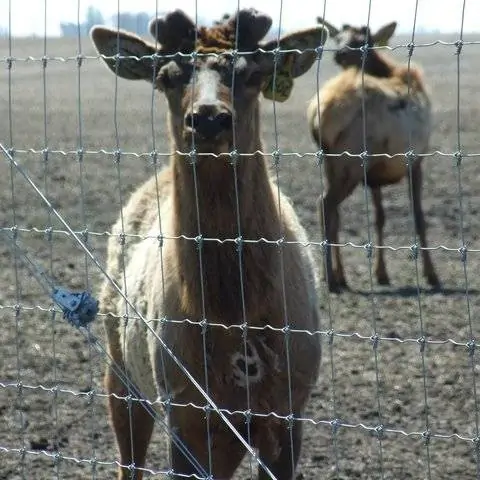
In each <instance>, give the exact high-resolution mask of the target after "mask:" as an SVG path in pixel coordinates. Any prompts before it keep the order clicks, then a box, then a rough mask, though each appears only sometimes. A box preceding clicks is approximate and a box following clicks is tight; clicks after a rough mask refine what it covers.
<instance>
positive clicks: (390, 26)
mask: <svg viewBox="0 0 480 480" xmlns="http://www.w3.org/2000/svg"><path fill="white" fill-rule="evenodd" d="M396 28H397V22H391V23H387V25H384V26H383V27H382V28H380V29H379V30H378V32H377V33H375V35H373V36H372V40H373V44H374V45H378V46H379V47H385V46H387V45H388V42H389V40H390V39H391V38H392V37H393V34H394V33H395V29H396Z"/></svg>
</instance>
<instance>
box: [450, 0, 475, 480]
mask: <svg viewBox="0 0 480 480" xmlns="http://www.w3.org/2000/svg"><path fill="white" fill-rule="evenodd" d="M465 9H466V0H463V2H462V16H461V24H460V36H459V39H458V41H457V42H456V52H455V53H456V83H457V85H456V112H455V113H456V124H457V126H456V127H457V139H456V140H457V145H456V146H457V151H456V152H455V154H454V161H455V167H456V173H457V192H458V194H457V198H458V210H459V219H458V223H459V225H458V226H459V230H460V243H461V246H460V261H461V262H462V270H463V282H464V286H465V306H466V314H467V322H468V333H469V340H468V342H467V354H468V357H469V364H470V369H471V375H472V396H473V401H474V405H475V412H474V418H475V424H474V429H475V435H474V438H473V442H472V446H473V454H474V456H475V463H476V476H477V479H478V478H480V435H479V425H480V420H479V401H478V394H477V382H476V378H477V373H476V370H477V367H478V365H476V360H477V352H476V341H475V330H474V327H473V319H472V307H471V300H470V288H469V275H468V265H467V251H468V242H467V241H466V239H465V230H464V205H463V183H462V167H463V164H462V160H463V148H462V138H461V124H460V121H461V113H460V112H461V107H460V103H461V102H460V99H461V74H460V72H461V53H462V47H463V30H464V22H465Z"/></svg>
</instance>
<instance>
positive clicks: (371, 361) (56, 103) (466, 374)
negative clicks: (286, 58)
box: [0, 36, 480, 480]
mask: <svg viewBox="0 0 480 480" xmlns="http://www.w3.org/2000/svg"><path fill="white" fill-rule="evenodd" d="M438 38H439V37H435V38H427V37H418V38H417V42H419V43H427V42H429V41H432V40H436V39H438ZM441 39H442V40H445V41H452V40H453V41H454V40H455V38H453V37H448V38H447V37H444V36H443V37H441ZM475 40H478V38H475ZM2 42H3V43H0V58H4V57H6V56H8V55H10V53H9V51H8V45H7V43H6V42H5V41H2ZM407 42H408V39H406V38H397V39H396V41H395V42H394V43H396V44H400V43H403V44H405V43H407ZM43 48H44V46H43V40H41V39H37V40H14V41H13V46H12V52H11V55H12V56H14V57H17V58H26V57H28V56H33V57H37V58H39V57H41V56H42V55H43V54H44V50H43ZM82 52H83V53H84V54H88V55H91V54H93V50H92V48H91V46H90V44H89V40H88V39H82ZM455 52H456V47H455V46H452V45H447V46H446V45H433V46H428V47H418V48H416V49H415V51H414V55H413V60H414V61H415V62H417V63H419V64H421V65H422V66H423V68H424V70H425V73H426V76H427V78H428V80H429V84H430V86H431V89H432V99H433V102H434V115H435V122H434V131H433V136H432V141H431V151H432V152H437V153H433V154H432V155H431V156H429V157H427V158H426V159H425V160H424V172H425V175H424V176H425V182H424V183H425V188H424V196H423V198H424V209H425V213H426V217H427V220H428V237H429V241H430V245H431V246H432V247H435V250H434V251H433V260H434V263H435V265H436V267H437V269H438V272H439V275H440V276H441V279H442V282H443V290H442V291H441V292H432V291H431V290H430V289H429V288H428V286H427V285H426V283H425V281H424V279H423V277H422V265H421V261H420V259H419V260H418V262H415V261H414V260H412V258H411V252H410V250H409V249H408V247H409V246H410V245H412V244H413V238H414V237H413V228H412V225H413V220H412V215H411V212H410V206H409V197H408V189H407V183H406V181H403V182H402V183H400V184H398V185H396V186H392V187H388V188H385V189H384V197H385V208H386V211H387V226H386V236H385V245H386V246H389V247H393V248H392V249H388V250H387V251H386V260H387V268H388V271H389V274H390V278H391V282H392V285H391V286H390V287H382V286H379V285H377V284H376V281H375V278H373V281H372V278H371V275H370V260H369V258H368V256H367V255H366V250H365V248H363V247H362V245H365V243H367V242H368V241H369V240H370V238H371V239H372V241H374V228H373V223H372V214H371V210H372V209H371V203H370V202H369V203H368V209H367V206H366V203H365V192H364V190H363V188H362V187H359V188H357V190H356V191H355V192H354V194H353V195H352V196H351V197H350V198H349V199H347V200H346V201H345V202H344V204H343V206H342V229H341V241H342V242H351V244H349V245H347V246H345V247H344V248H343V249H342V252H343V258H344V263H345V269H346V275H347V281H348V282H349V285H350V291H347V292H345V293H342V294H329V293H328V292H327V290H326V288H325V286H324V285H322V288H321V289H320V291H319V292H318V295H319V298H320V301H321V303H322V306H323V309H324V314H323V320H322V322H323V325H322V330H323V331H325V332H330V335H327V334H325V335H323V336H322V339H323V351H324V355H323V364H322V371H321V374H320V376H319V378H318V384H317V386H316V388H315V391H314V394H313V397H312V399H311V402H310V404H309V408H308V411H307V412H306V416H307V417H308V419H309V421H307V422H306V423H305V436H304V443H303V450H302V455H301V461H300V465H299V469H298V475H299V476H303V478H304V479H314V478H315V479H317V478H322V479H330V478H338V479H367V478H368V479H370V478H383V479H422V478H432V479H457V480H466V479H473V478H480V477H479V463H478V460H479V457H478V450H477V449H476V447H477V446H478V442H476V441H475V439H477V438H479V425H478V415H479V411H478V406H477V403H478V396H477V390H478V384H477V383H476V381H477V379H478V360H477V353H476V351H474V350H472V349H469V348H467V344H468V342H471V341H472V340H475V339H476V338H477V337H478V335H479V331H478V330H479V327H478V319H477V314H478V310H477V309H478V308H479V306H480V297H479V288H480V280H479V279H477V277H476V274H475V271H476V269H477V268H479V266H480V258H479V253H478V251H469V253H468V255H467V258H466V261H465V262H463V261H462V258H461V255H460V253H459V251H458V249H459V247H461V246H462V245H468V248H469V249H471V250H479V249H480V243H479V240H480V239H479V234H480V228H479V227H480V215H479V210H480V181H479V179H480V163H479V162H478V157H475V156H467V155H466V156H464V157H463V159H462V161H461V162H458V161H457V158H456V157H455V156H454V153H455V152H457V151H458V150H460V149H461V151H462V152H463V153H464V154H474V153H478V152H480V144H479V132H478V118H479V115H480V97H479V95H478V66H479V65H480V49H479V45H465V46H464V47H463V50H462V52H461V55H460V56H458V55H455ZM47 53H48V55H50V56H55V57H75V56H76V55H77V53H78V45H77V43H76V41H72V40H64V39H62V40H48V41H47ZM395 55H396V56H398V57H399V58H400V59H403V60H404V61H406V60H407V50H406V48H400V49H398V50H396V52H395ZM457 61H458V64H457ZM336 72H337V69H336V67H335V66H334V65H333V62H332V59H331V56H330V55H329V54H328V53H326V54H325V56H324V58H323V59H322V61H321V64H320V69H319V76H318V78H317V72H316V71H315V68H313V69H312V71H311V72H309V74H307V75H305V76H304V77H303V78H301V79H300V80H299V81H297V82H296V88H295V91H294V93H293V96H292V98H291V99H290V100H289V101H288V102H286V103H285V104H281V105H277V106H276V109H275V111H274V109H273V106H272V104H271V103H269V102H266V101H265V102H264V104H263V114H262V115H263V135H264V139H265V150H266V151H267V152H271V151H273V150H275V149H277V148H278V149H279V150H280V151H281V152H283V153H285V154H286V155H283V156H281V158H280V162H279V167H278V175H279V179H280V184H281V186H282V188H284V190H285V191H286V193H287V194H289V195H291V197H292V199H293V200H294V202H295V207H296V209H297V211H298V213H299V215H300V217H301V220H302V222H303V223H304V225H305V227H306V228H307V230H308V233H309V237H310V240H311V241H313V242H319V241H320V240H321V238H320V230H319V224H318V218H317V211H316V202H317V198H318V196H319V195H320V194H321V192H322V181H323V180H322V170H321V168H320V167H319V166H318V163H317V159H316V158H315V156H314V155H313V154H312V153H313V152H315V150H316V148H315V145H314V144H313V141H312V139H311V138H310V136H309V132H308V130H307V126H306V116H305V110H306V106H307V102H308V100H309V98H310V97H311V96H312V95H313V94H314V92H315V88H316V85H317V82H318V84H320V85H321V84H322V83H323V82H324V81H325V79H327V78H329V77H330V76H331V75H333V74H335V73H336ZM458 81H459V82H460V83H459V84H458ZM458 91H459V92H460V95H459V96H458ZM0 106H1V111H2V112H3V114H2V115H1V117H0V141H1V142H3V143H4V144H5V145H7V146H8V147H13V148H14V149H15V151H16V153H15V158H16V159H17V160H18V162H19V163H20V164H21V165H22V166H23V168H24V169H25V170H26V171H27V172H28V174H29V176H30V177H31V178H32V179H33V180H34V182H36V184H37V185H38V186H39V187H40V188H41V190H42V191H43V192H44V193H45V195H46V196H47V197H48V198H49V199H50V200H51V201H52V203H53V205H54V206H55V207H56V208H57V209H58V211H59V212H60V214H61V215H62V216H63V218H64V219H65V220H66V221H67V222H68V224H69V225H70V227H71V228H72V229H74V230H75V231H82V230H84V229H87V230H88V231H89V232H90V234H89V236H88V244H89V246H90V248H91V249H92V251H93V252H94V254H95V256H96V258H97V259H98V261H99V262H100V263H101V264H104V263H105V253H106V241H107V235H106V234H104V232H108V231H109V230H110V228H111V225H112V223H113V222H114V221H115V219H116V217H117V214H118V212H119V208H120V203H121V202H124V200H125V198H128V195H129V194H130V192H132V191H133V189H134V188H136V187H137V186H138V185H140V183H141V182H143V181H144V180H145V179H146V178H148V177H149V176H150V175H152V173H153V167H152V165H151V162H150V158H149V156H148V155H145V156H141V155H133V154H125V155H122V156H121V158H120V162H119V163H118V164H116V163H115V161H114V156H113V155H111V154H108V153H102V152H99V151H100V150H105V151H106V152H113V151H115V150H116V149H117V148H119V149H121V150H122V151H123V152H136V153H137V154H138V153H148V152H151V151H152V150H153V149H154V148H156V149H157V150H158V151H160V152H167V151H168V148H167V143H166V127H165V120H164V114H165V111H166V105H165V102H164V100H163V98H161V97H160V96H159V95H156V97H155V98H153V100H152V91H151V88H150V87H149V85H148V84H146V83H143V82H140V83H137V82H127V81H124V80H119V81H118V82H116V80H115V77H114V76H113V75H112V74H111V73H109V72H108V71H107V70H106V69H105V67H104V66H103V65H102V64H101V62H100V61H99V60H96V59H95V60H93V59H88V60H85V61H84V62H83V64H82V66H81V67H80V68H79V67H78V66H77V62H76V60H74V59H72V60H69V61H59V60H50V61H49V62H48V64H47V66H46V68H45V69H43V68H42V64H41V62H38V61H31V60H30V61H15V62H14V64H13V68H12V70H11V76H9V75H8V71H7V69H6V68H2V69H1V73H0ZM152 108H153V110H152ZM152 111H153V116H152ZM152 131H153V132H154V133H153V135H154V136H152ZM276 137H278V145H276V140H275V139H276ZM117 142H118V143H117ZM47 147H48V153H45V152H43V150H44V149H45V148H47ZM80 147H81V148H83V150H84V151H85V152H86V153H85V154H84V155H83V157H82V160H83V161H82V162H79V155H78V154H76V153H75V152H76V151H77V150H78V149H79V148H80ZM88 152H98V153H88ZM292 152H296V153H299V154H300V155H291V154H289V155H287V154H288V153H292ZM438 152H440V153H438ZM163 161H165V157H162V162H163ZM0 182H1V186H2V188H0V203H1V205H2V208H1V210H0V227H2V228H4V227H11V226H12V225H14V224H15V225H17V226H18V227H19V229H20V230H19V238H20V239H21V240H22V242H23V243H24V245H26V246H27V247H28V248H29V249H30V251H31V252H32V258H34V259H35V262H37V263H38V264H40V265H42V266H43V267H44V268H46V269H47V270H48V271H49V272H51V273H53V275H54V276H55V277H56V278H57V279H58V281H59V282H60V283H61V284H62V285H65V286H67V287H69V288H72V289H76V288H85V287H86V286H87V287H89V288H92V289H93V291H94V292H98V287H99V285H100V281H101V279H102V275H101V273H100V272H99V270H98V268H96V267H95V266H94V265H93V264H92V263H91V262H89V261H86V259H85V255H84V254H83V253H82V251H81V250H80V249H79V248H78V245H76V244H75V241H74V240H73V239H72V238H71V237H70V236H68V235H66V234H65V233H61V232H58V233H57V230H60V231H63V230H65V228H64V227H63V226H62V225H61V224H60V222H59V221H58V220H57V219H56V218H55V217H53V216H52V215H51V214H50V215H49V213H48V209H47V208H46V206H45V204H44V203H43V202H42V200H41V199H40V198H39V196H38V195H37V194H36V193H35V192H34V191H33V189H32V188H31V187H30V186H29V185H28V184H27V183H26V181H25V180H24V179H23V178H22V177H21V176H20V175H19V174H15V175H13V180H12V176H11V172H10V167H9V166H8V164H7V162H6V161H0ZM12 186H13V189H12ZM12 192H13V194H12ZM367 196H368V197H369V192H367ZM367 213H368V215H367ZM49 227H52V228H53V229H54V230H55V232H54V233H51V234H50V235H49V234H48V232H47V233H45V229H48V228H49ZM352 245H357V246H356V247H355V246H352ZM400 247H405V248H400ZM309 248H314V249H315V250H316V251H315V253H316V255H317V258H320V249H319V248H318V247H314V246H312V247H309ZM479 251H480V250H479ZM417 267H418V268H417ZM0 286H1V288H0V318H1V325H2V332H3V333H2V334H1V339H0V345H1V360H0V382H1V383H2V386H1V387H0V479H9V480H14V479H15V480H16V479H19V478H27V479H38V480H40V479H47V478H49V479H50V478H58V479H80V478H81V479H85V478H99V479H100V478H101V479H103V478H114V475H115V473H114V470H115V464H114V462H115V461H116V460H117V459H118V454H117V450H116V447H115V443H114V438H113V435H112V433H111V431H110V428H109V425H108V422H107V418H106V409H105V398H104V397H102V393H103V392H104V390H103V385H102V374H103V370H104V363H105V359H104V358H103V356H102V355H100V354H99V353H97V352H96V351H94V350H93V349H92V348H91V347H90V346H89V345H88V343H87V342H86V341H85V338H84V337H83V336H82V335H81V333H80V332H79V331H77V330H75V329H74V328H73V327H71V326H69V325H68V324H67V323H66V322H65V321H64V320H63V319H62V318H61V316H60V315H59V314H55V313H52V311H50V310H49V309H50V306H51V305H50V303H49V299H48V297H47V296H46V295H45V293H44V291H43V290H42V289H41V288H40V287H39V285H38V283H37V282H36V281H35V280H34V279H33V278H32V276H31V274H29V273H28V272H27V271H26V270H25V268H23V267H21V266H18V268H15V264H14V262H13V260H12V255H11V251H10V249H9V246H8V245H7V244H5V243H0ZM15 305H19V306H20V308H19V309H16V308H15V307H14V306H15ZM476 319H477V320H476ZM93 330H94V332H95V333H96V334H98V335H99V336H100V337H102V334H103V331H102V325H101V321H100V319H99V320H97V322H96V323H95V325H94V327H93ZM375 338H377V339H378V341H374V340H375ZM88 392H95V393H94V394H89V393H88ZM199 414H200V413H199ZM164 447H165V439H164V436H163V434H162V431H161V428H157V430H156V433H155V440H154V443H153V444H152V446H151V449H150V452H149V457H148V465H147V467H148V468H149V469H151V470H153V471H159V470H162V469H164V468H168V463H167V459H166V452H165V448H164ZM92 459H96V462H93V461H92ZM238 475H239V477H241V478H245V477H248V476H250V473H249V469H248V462H245V464H244V468H242V470H241V471H240V472H239V474H238ZM147 478H148V475H147Z"/></svg>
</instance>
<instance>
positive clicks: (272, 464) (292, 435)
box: [258, 421, 303, 480]
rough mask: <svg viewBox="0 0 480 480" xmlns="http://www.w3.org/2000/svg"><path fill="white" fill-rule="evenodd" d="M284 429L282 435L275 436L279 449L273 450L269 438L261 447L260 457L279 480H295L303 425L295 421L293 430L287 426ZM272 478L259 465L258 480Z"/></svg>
mask: <svg viewBox="0 0 480 480" xmlns="http://www.w3.org/2000/svg"><path fill="white" fill-rule="evenodd" d="M282 427H283V428H282V430H281V431H280V432H281V433H280V435H278V436H277V435H275V438H274V440H275V444H276V445H275V446H276V447H278V448H272V445H271V444H270V442H268V438H267V439H266V440H265V441H264V442H262V444H261V445H260V447H259V456H260V459H261V460H262V461H263V462H264V463H265V465H266V466H267V467H268V468H269V470H270V471H271V472H272V473H273V475H274V476H275V478H276V479H277V480H292V479H293V478H295V470H296V467H297V463H298V459H299V458H300V451H301V449H302V435H303V423H302V422H301V421H295V422H294V423H293V425H292V428H291V429H288V428H287V426H286V425H283V426H282ZM270 478H271V477H270V476H269V475H268V473H267V472H266V471H265V469H264V468H263V467H262V466H260V465H259V467H258V480H268V479H270Z"/></svg>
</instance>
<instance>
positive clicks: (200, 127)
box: [185, 105, 232, 140]
mask: <svg viewBox="0 0 480 480" xmlns="http://www.w3.org/2000/svg"><path fill="white" fill-rule="evenodd" d="M185 126H186V127H188V128H191V129H192V130H193V131H194V132H195V133H197V134H198V135H200V136H201V137H202V138H203V139H205V140H213V139H215V138H216V137H218V136H219V135H220V134H221V133H223V132H225V131H229V130H231V129H232V112H231V111H230V110H228V108H226V107H223V106H219V105H198V106H194V108H193V109H192V112H190V113H188V114H187V115H186V116H185Z"/></svg>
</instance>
